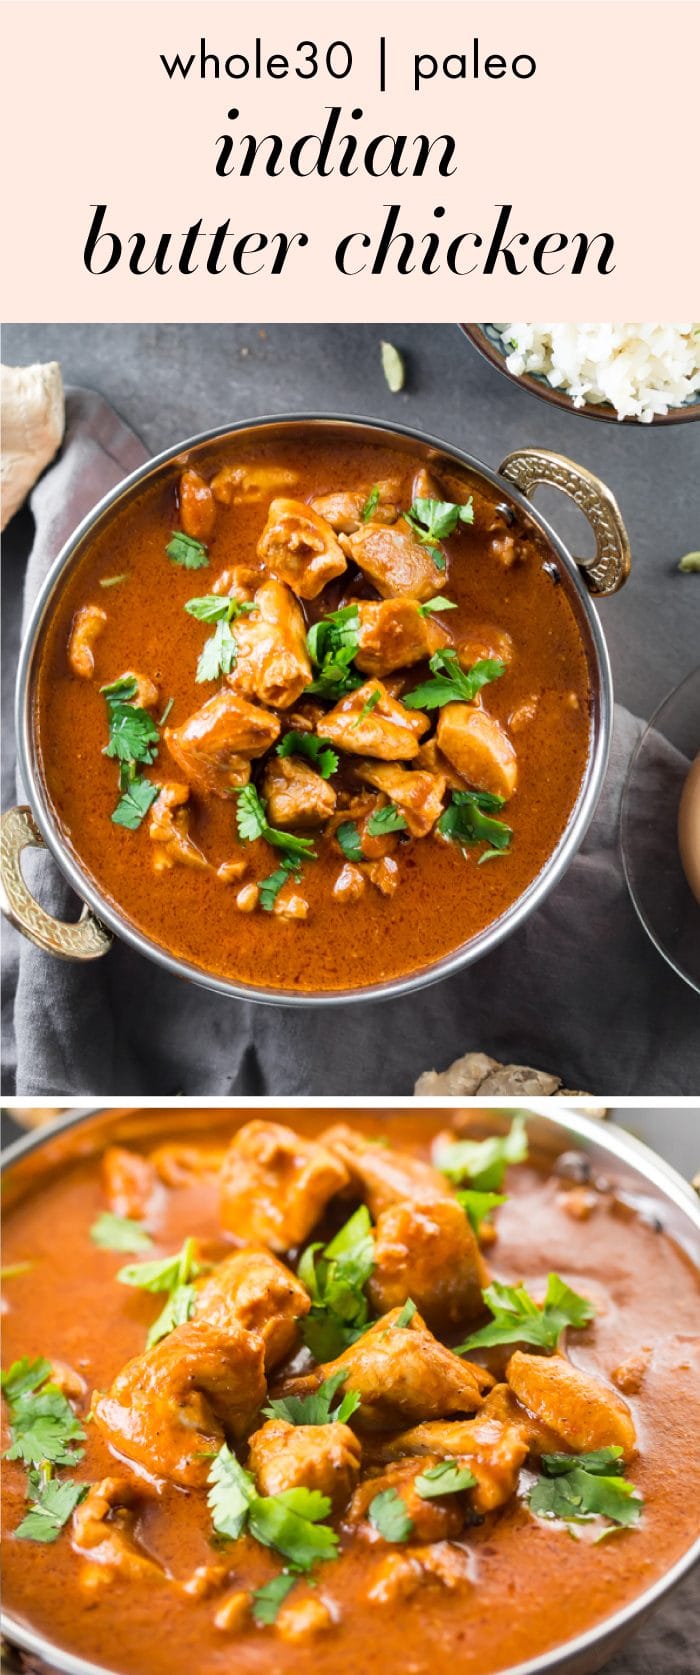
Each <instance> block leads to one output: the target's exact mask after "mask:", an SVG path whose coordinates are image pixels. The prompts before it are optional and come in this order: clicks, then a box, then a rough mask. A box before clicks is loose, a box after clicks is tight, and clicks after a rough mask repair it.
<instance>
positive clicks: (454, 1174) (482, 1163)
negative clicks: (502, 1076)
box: [433, 1111, 528, 1192]
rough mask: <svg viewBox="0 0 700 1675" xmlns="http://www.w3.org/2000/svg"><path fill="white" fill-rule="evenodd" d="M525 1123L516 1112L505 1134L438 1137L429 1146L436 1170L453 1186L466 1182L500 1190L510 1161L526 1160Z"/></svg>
mask: <svg viewBox="0 0 700 1675" xmlns="http://www.w3.org/2000/svg"><path fill="white" fill-rule="evenodd" d="M527 1156H528V1149H527V1125H526V1122H525V1117H524V1116H523V1114H522V1112H521V1111H517V1112H516V1114H515V1116H514V1118H513V1121H512V1123H511V1125H510V1128H509V1130H508V1133H507V1134H491V1135H490V1136H489V1138H488V1140H442V1141H440V1142H439V1143H438V1144H437V1145H436V1146H435V1147H434V1148H433V1162H434V1164H435V1167H436V1169H439V1170H440V1171H441V1173H442V1174H443V1175H447V1178H448V1180H449V1181H452V1183H453V1185H455V1186H459V1185H460V1184H461V1182H462V1181H469V1184H470V1186H473V1187H475V1188H476V1190H477V1191H479V1192H500V1190H501V1187H502V1185H503V1181H504V1178H505V1172H506V1169H507V1168H508V1165H509V1164H510V1163H526V1162H527Z"/></svg>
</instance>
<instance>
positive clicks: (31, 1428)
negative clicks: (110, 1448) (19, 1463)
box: [7, 1384, 85, 1466]
mask: <svg viewBox="0 0 700 1675" xmlns="http://www.w3.org/2000/svg"><path fill="white" fill-rule="evenodd" d="M10 1429H11V1436H12V1444H11V1447H10V1448H8V1450H7V1459H8V1460H24V1462H25V1465H28V1466H39V1465H41V1464H42V1462H43V1461H44V1460H51V1461H52V1462H53V1464H54V1465H57V1466H62V1465H70V1466H72V1465H74V1464H75V1462H76V1460H79V1459H81V1458H82V1455H83V1449H82V1448H76V1447H74V1446H73V1445H74V1444H75V1443H78V1442H84V1440H85V1432H84V1430H83V1428H82V1425H80V1424H79V1422H78V1420H77V1419H76V1417H75V1414H74V1412H73V1409H72V1407H71V1405H70V1402H69V1401H68V1400H67V1399H66V1397H65V1396H64V1395H63V1393H62V1391H60V1390H57V1389H56V1386H55V1385H53V1384H46V1385H44V1387H43V1388H42V1389H40V1390H38V1391H37V1390H33V1391H29V1392H27V1394H26V1395H23V1396H20V1397H19V1398H18V1399H17V1400H16V1401H14V1402H13V1403H12V1404H11V1406H10Z"/></svg>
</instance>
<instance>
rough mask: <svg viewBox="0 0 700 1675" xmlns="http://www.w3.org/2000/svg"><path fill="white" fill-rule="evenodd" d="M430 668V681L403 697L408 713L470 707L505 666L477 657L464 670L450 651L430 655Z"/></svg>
mask: <svg viewBox="0 0 700 1675" xmlns="http://www.w3.org/2000/svg"><path fill="white" fill-rule="evenodd" d="M429 667H430V669H431V670H432V677H433V678H432V679H431V680H426V681H423V682H422V684H421V685H420V686H416V687H414V689H413V691H412V692H405V693H404V695H403V697H402V699H401V702H402V704H405V705H406V708H407V709H413V710H435V709H442V707H443V705H444V704H454V703H460V704H471V703H472V702H473V700H474V698H475V697H476V695H477V692H480V691H481V688H482V686H487V685H488V683H489V681H492V680H499V679H500V677H501V675H504V674H505V671H506V666H505V663H502V662H501V660H500V658H498V657H480V658H479V660H478V662H476V663H473V664H472V666H471V668H470V669H468V670H465V669H463V668H462V667H461V664H460V661H459V658H458V656H457V653H456V651H454V650H453V649H450V648H447V649H446V650H444V651H436V652H433V655H432V657H431V659H430V664H429ZM459 794H460V795H461V793H459Z"/></svg>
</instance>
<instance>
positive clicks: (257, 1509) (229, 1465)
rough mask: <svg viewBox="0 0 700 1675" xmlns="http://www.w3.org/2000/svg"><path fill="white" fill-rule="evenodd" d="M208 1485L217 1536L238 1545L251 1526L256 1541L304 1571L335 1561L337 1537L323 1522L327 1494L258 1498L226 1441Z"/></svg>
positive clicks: (327, 1507) (306, 1492)
mask: <svg viewBox="0 0 700 1675" xmlns="http://www.w3.org/2000/svg"><path fill="white" fill-rule="evenodd" d="M209 1482H210V1485H211V1488H210V1490H209V1495H208V1505H209V1508H210V1511H211V1514H212V1518H213V1522H214V1528H215V1530H216V1532H217V1534H218V1535H222V1536H226V1537H228V1538H229V1539H230V1540H233V1541H235V1540H237V1538H238V1536H239V1535H240V1534H241V1533H242V1531H243V1529H244V1528H245V1527H246V1525H247V1527H248V1529H249V1530H250V1534H251V1535H253V1536H255V1539H256V1540H257V1541H260V1542H261V1543H262V1544H263V1546H265V1547H274V1548H276V1550H277V1551H278V1552H279V1553H282V1554H283V1555H284V1557H285V1558H287V1559H289V1560H290V1561H291V1563H292V1564H294V1565H297V1566H298V1567H299V1569H300V1570H310V1569H311V1567H312V1565H313V1564H315V1563H316V1561H317V1560H322V1559H332V1558H335V1556H336V1548H337V1545H338V1537H337V1535H336V1534H335V1532H334V1531H333V1530H331V1529H329V1528H328V1527H327V1526H326V1525H324V1524H322V1523H321V1520H322V1519H323V1518H326V1517H327V1516H328V1513H329V1512H330V1510H331V1503H330V1500H329V1499H328V1496H327V1495H322V1494H320V1493H319V1491H318V1490H317V1489H304V1488H299V1489H285V1490H283V1492H282V1493H281V1494H279V1495H259V1494H258V1492H257V1489H256V1486H255V1480H254V1478H253V1476H252V1475H251V1473H250V1472H248V1471H244V1469H243V1467H242V1466H241V1465H239V1463H238V1461H237V1459H236V1457H235V1455H234V1454H232V1453H231V1451H230V1449H229V1448H228V1447H227V1446H226V1444H225V1443H224V1444H223V1447H222V1448H220V1449H219V1452H218V1454H217V1456H216V1458H215V1460H214V1461H213V1462H212V1466H211V1470H210V1472H209Z"/></svg>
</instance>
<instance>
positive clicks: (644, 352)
mask: <svg viewBox="0 0 700 1675" xmlns="http://www.w3.org/2000/svg"><path fill="white" fill-rule="evenodd" d="M462 330H463V331H464V332H465V333H466V335H467V337H468V338H469V340H470V342H471V343H473V344H474V346H475V348H477V349H479V350H480V352H481V354H482V355H485V357H486V359H487V360H489V361H491V363H492V365H493V366H496V367H498V369H499V371H500V372H503V373H504V374H505V376H506V377H507V378H510V379H511V380H512V381H513V382H514V383H516V384H522V385H523V386H524V388H525V389H527V390H531V391H532V393H533V395H538V396H543V397H544V399H545V400H547V401H552V402H554V403H555V404H556V405H557V406H559V407H568V408H569V409H570V410H572V411H574V412H577V413H585V414H586V415H587V417H588V418H591V419H608V420H613V421H614V420H618V421H622V422H624V423H627V424H642V425H652V424H680V423H681V422H682V421H684V420H688V419H697V418H699V417H700V321H697V320H696V321H695V322H691V323H690V324H685V325H677V324H670V323H667V322H663V321H662V322H653V323H651V324H649V323H647V322H644V323H643V324H641V325H640V324H634V323H633V322H629V321H623V322H619V323H610V322H608V321H604V322H601V321H594V322H592V323H581V322H579V321H575V322H570V323H566V322H564V323H562V322H560V323H559V324H556V323H555V324H553V325H552V324H549V325H547V324H545V325H542V324H534V325H533V324H530V325H528V324H526V323H523V322H518V321H515V322H511V323H510V324H506V323H498V324H486V325H463V327H462Z"/></svg>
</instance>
